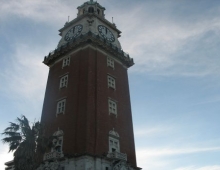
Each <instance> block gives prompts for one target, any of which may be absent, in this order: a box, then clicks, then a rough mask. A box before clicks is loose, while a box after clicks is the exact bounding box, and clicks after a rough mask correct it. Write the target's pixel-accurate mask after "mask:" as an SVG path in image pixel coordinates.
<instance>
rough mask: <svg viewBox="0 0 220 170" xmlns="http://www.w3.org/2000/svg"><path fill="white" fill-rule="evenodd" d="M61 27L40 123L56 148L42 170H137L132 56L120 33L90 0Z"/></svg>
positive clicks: (51, 57) (48, 58)
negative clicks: (130, 74) (130, 77)
mask: <svg viewBox="0 0 220 170" xmlns="http://www.w3.org/2000/svg"><path fill="white" fill-rule="evenodd" d="M77 9H78V14H77V17H76V18H75V19H74V20H72V21H70V22H67V23H66V24H65V25H64V27H63V28H61V29H60V30H59V32H60V36H61V39H60V41H59V43H58V45H57V48H56V49H55V50H54V51H52V52H50V53H49V55H48V56H46V57H45V58H44V61H43V63H44V64H45V65H47V66H48V67H49V75H48V80H47V87H46V92H45V98H44V104H43V111H42V116H41V122H42V123H43V124H44V125H45V126H46V134H47V135H48V136H50V135H53V136H56V138H55V139H54V140H53V147H52V148H51V150H50V151H48V152H47V153H46V154H45V155H44V162H43V163H42V165H41V166H40V167H39V170H40V169H42V170H43V169H47V168H48V169H60V170H137V169H140V168H138V167H137V165H136V155H135V145H134V134H133V125H132V114H131V104H130V96H129V86H128V75H127V69H128V68H129V67H131V66H132V65H133V64H134V63H133V59H132V58H130V57H129V55H128V54H126V53H125V52H124V51H123V50H122V48H121V45H120V42H119V41H118V38H119V37H120V34H121V31H120V30H118V29H117V27H116V25H115V24H114V23H111V22H109V21H108V20H106V19H105V13H104V12H105V8H104V7H102V6H101V5H100V4H99V3H97V2H94V1H93V0H90V1H88V2H85V3H84V4H83V5H81V6H79V7H78V8H77Z"/></svg>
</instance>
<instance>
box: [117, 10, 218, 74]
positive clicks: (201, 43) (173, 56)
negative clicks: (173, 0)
mask: <svg viewBox="0 0 220 170" xmlns="http://www.w3.org/2000/svg"><path fill="white" fill-rule="evenodd" d="M143 8H145V7H144V6H143V7H138V8H137V9H136V10H137V11H138V12H137V11H135V10H133V11H130V13H131V14H130V15H129V20H122V23H121V24H120V25H121V26H122V27H124V29H123V30H124V31H123V35H125V37H122V46H123V47H124V50H125V51H126V50H127V51H128V52H129V53H130V55H131V57H133V58H134V61H135V63H136V65H137V66H135V67H134V68H133V71H138V72H148V73H151V74H158V75H182V76H205V75H212V74H215V75H219V73H220V60H219V57H215V56H213V55H212V53H215V54H216V51H215V50H217V49H218V47H217V44H218V43H216V44H214V43H215V41H217V42H219V36H220V34H219V33H220V24H219V23H220V20H219V18H218V17H217V16H213V18H212V19H209V18H202V17H201V18H198V19H197V20H195V22H188V23H184V24H183V23H182V22H181V16H180V17H179V20H173V19H172V18H166V17H165V16H161V19H158V16H156V17H154V15H153V14H148V13H147V12H145V10H144V9H143ZM125 17H126V16H125V15H123V16H121V18H125ZM189 17H190V16H189ZM119 20H120V19H119ZM131 21H132V24H130V22H131ZM128 25H129V27H128ZM209 32H212V33H213V34H214V35H215V36H213V37H211V36H210V35H208V33H209ZM206 34H207V35H206ZM203 36H208V37H207V39H202V38H203ZM210 46H211V47H213V46H216V48H210V49H207V50H208V51H206V52H205V53H203V54H200V53H199V52H200V51H201V50H203V49H204V48H209V47H210ZM197 48H198V49H197ZM217 51H218V53H219V50H217ZM180 54H182V55H180ZM216 55H217V54H216Z"/></svg>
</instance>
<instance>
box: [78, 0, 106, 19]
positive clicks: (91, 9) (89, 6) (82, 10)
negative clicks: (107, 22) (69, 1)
mask: <svg viewBox="0 0 220 170" xmlns="http://www.w3.org/2000/svg"><path fill="white" fill-rule="evenodd" d="M77 9H78V14H77V17H79V16H82V15H84V14H95V15H97V16H99V17H102V18H104V17H105V14H104V11H105V8H104V7H102V6H101V5H100V4H99V3H98V2H97V1H93V0H90V1H87V2H85V3H84V4H82V5H81V6H79V7H77Z"/></svg>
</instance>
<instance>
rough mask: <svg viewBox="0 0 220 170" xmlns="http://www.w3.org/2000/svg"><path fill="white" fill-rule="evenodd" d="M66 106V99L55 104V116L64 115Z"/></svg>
mask: <svg viewBox="0 0 220 170" xmlns="http://www.w3.org/2000/svg"><path fill="white" fill-rule="evenodd" d="M65 106H66V99H63V100H61V101H59V102H58V103H57V114H60V113H64V111H65Z"/></svg>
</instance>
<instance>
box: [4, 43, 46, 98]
mask: <svg viewBox="0 0 220 170" xmlns="http://www.w3.org/2000/svg"><path fill="white" fill-rule="evenodd" d="M43 51H44V50H42V51H38V50H36V51H35V50H33V48H31V47H29V46H28V45H25V44H17V45H16V48H15V53H14V54H12V57H10V58H9V60H11V61H10V67H5V68H4V70H3V71H2V72H1V74H0V77H1V79H2V80H4V81H1V84H2V85H0V91H2V93H6V95H7V96H12V95H10V94H12V93H13V94H15V95H13V96H19V98H20V97H24V98H26V99H33V96H34V99H35V101H39V100H42V97H43V95H44V93H43V94H42V93H39V91H40V92H42V89H44V88H45V82H46V78H47V73H48V68H47V66H45V65H44V64H42V61H43V56H44V52H43ZM6 89H7V90H6Z"/></svg>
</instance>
